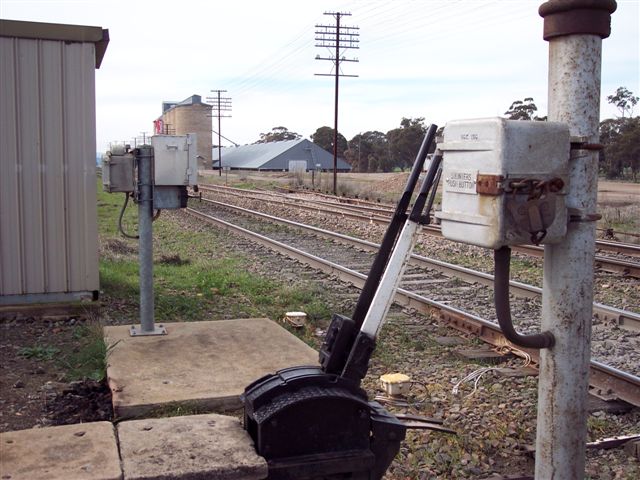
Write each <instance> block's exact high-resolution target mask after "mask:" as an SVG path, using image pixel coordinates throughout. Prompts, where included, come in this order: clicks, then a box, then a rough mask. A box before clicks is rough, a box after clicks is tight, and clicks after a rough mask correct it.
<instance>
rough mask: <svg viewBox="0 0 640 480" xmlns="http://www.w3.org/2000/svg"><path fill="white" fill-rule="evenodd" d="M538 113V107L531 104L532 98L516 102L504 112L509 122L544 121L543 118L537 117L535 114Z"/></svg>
mask: <svg viewBox="0 0 640 480" xmlns="http://www.w3.org/2000/svg"><path fill="white" fill-rule="evenodd" d="M537 111H538V107H536V104H535V103H534V102H533V98H531V97H527V98H525V99H524V100H516V101H515V102H513V103H512V104H511V106H510V107H509V110H507V111H506V112H504V114H505V115H506V116H507V118H508V119H510V120H546V119H547V117H546V115H545V116H544V117H538V116H536V115H535V113H536V112H537Z"/></svg>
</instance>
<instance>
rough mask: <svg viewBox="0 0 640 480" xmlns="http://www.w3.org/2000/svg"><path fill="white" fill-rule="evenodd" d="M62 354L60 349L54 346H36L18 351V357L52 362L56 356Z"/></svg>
mask: <svg viewBox="0 0 640 480" xmlns="http://www.w3.org/2000/svg"><path fill="white" fill-rule="evenodd" d="M58 353H60V349H58V348H56V347H54V346H52V345H34V346H33V347H23V348H21V349H20V350H18V355H20V356H21V357H24V358H30V359H33V360H42V361H50V360H53V357H55V356H56V354H58Z"/></svg>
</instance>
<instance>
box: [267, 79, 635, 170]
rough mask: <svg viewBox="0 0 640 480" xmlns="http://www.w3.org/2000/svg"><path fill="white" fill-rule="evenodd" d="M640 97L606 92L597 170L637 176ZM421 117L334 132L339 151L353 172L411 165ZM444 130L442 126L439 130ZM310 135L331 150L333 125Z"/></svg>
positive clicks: (529, 116) (280, 136) (521, 104)
mask: <svg viewBox="0 0 640 480" xmlns="http://www.w3.org/2000/svg"><path fill="white" fill-rule="evenodd" d="M638 100H639V99H638V97H637V96H635V95H634V94H633V93H632V92H630V91H629V90H628V89H627V88H625V87H619V88H618V89H617V90H616V92H615V93H614V94H612V95H609V96H608V97H607V101H608V102H609V103H611V104H612V105H614V106H616V108H618V110H619V111H620V116H618V117H617V118H608V119H605V120H603V121H602V122H600V143H601V144H602V145H603V146H604V148H603V150H601V151H600V162H599V168H600V173H601V174H602V175H604V176H606V177H607V178H621V179H632V180H634V181H636V180H638V174H639V173H640V117H638V116H635V117H634V116H633V110H634V107H635V106H636V105H637V103H638ZM537 111H538V108H537V107H536V104H535V102H534V100H533V98H532V97H526V98H525V99H524V100H516V101H514V102H513V103H512V104H511V106H510V107H509V109H508V110H507V111H506V112H504V115H505V117H506V118H508V119H511V120H537V121H545V120H547V116H546V115H545V116H538V115H537ZM424 120H425V119H424V117H417V118H405V117H403V118H402V120H400V126H399V127H398V128H394V129H392V130H389V131H388V132H386V133H383V132H380V131H378V130H368V131H366V132H361V133H358V134H357V135H355V136H354V137H353V138H352V139H351V140H347V139H346V138H345V137H344V136H343V135H342V134H341V133H338V156H340V157H342V158H344V159H345V160H346V161H347V162H348V163H349V164H350V165H351V168H352V171H353V172H391V171H394V170H396V169H401V170H405V169H408V168H410V167H411V165H412V163H413V160H414V158H415V155H416V153H417V152H418V150H419V148H420V144H421V143H422V139H423V137H424V135H425V132H426V128H427V126H426V125H425V123H424ZM441 133H442V128H441V130H440V131H439V132H438V134H441ZM298 138H302V135H300V134H299V133H296V132H292V131H290V130H288V129H287V128H286V127H283V126H280V127H274V128H273V129H272V130H271V131H270V132H267V133H261V134H260V138H259V139H258V140H257V141H256V142H255V143H267V142H276V141H281V140H296V139H298ZM310 138H311V141H312V142H313V143H315V144H316V145H318V146H320V147H321V148H323V149H325V150H327V151H329V152H333V140H334V135H333V128H331V127H327V126H323V127H320V128H318V129H317V130H316V131H315V132H314V133H313V134H312V135H311V136H310Z"/></svg>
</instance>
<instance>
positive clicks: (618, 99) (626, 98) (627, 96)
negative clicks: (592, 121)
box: [607, 87, 640, 118]
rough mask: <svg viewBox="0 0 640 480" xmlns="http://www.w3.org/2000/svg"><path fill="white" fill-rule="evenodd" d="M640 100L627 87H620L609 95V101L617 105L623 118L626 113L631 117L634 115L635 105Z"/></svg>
mask: <svg viewBox="0 0 640 480" xmlns="http://www.w3.org/2000/svg"><path fill="white" fill-rule="evenodd" d="M638 100H640V99H639V98H638V97H636V96H634V95H633V93H632V92H630V91H629V90H627V88H626V87H618V89H617V90H616V93H615V94H613V95H609V96H608V97H607V102H609V103H610V104H612V105H615V106H616V107H617V108H618V110H620V113H621V114H622V118H624V116H625V113H628V114H629V117H633V107H635V106H636V105H637V104H638Z"/></svg>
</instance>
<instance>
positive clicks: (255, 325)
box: [104, 318, 318, 418]
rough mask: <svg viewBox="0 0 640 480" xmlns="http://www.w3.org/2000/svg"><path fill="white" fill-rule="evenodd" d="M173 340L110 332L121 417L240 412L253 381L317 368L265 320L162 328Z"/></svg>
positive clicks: (110, 368) (110, 374)
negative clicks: (164, 411) (185, 409)
mask: <svg viewBox="0 0 640 480" xmlns="http://www.w3.org/2000/svg"><path fill="white" fill-rule="evenodd" d="M163 325H164V326H165V327H166V329H167V332H168V333H167V335H158V336H148V337H130V336H129V326H126V325H120V326H113V327H105V329H104V332H105V337H106V341H107V342H108V344H109V345H113V347H112V348H111V350H110V353H109V357H108V365H107V379H108V381H109V386H110V387H111V391H112V395H113V409H114V413H115V415H116V417H118V418H132V417H140V416H143V415H145V414H147V413H149V412H150V411H152V410H154V409H158V408H162V407H166V406H169V405H176V404H182V405H185V406H189V407H192V408H196V409H201V410H200V411H202V410H205V411H223V410H228V409H235V408H239V407H241V406H242V404H241V403H240V394H242V393H243V392H244V388H245V387H246V386H247V385H249V384H250V383H251V382H253V381H254V380H257V379H259V378H261V377H263V376H264V375H267V374H270V373H274V372H275V371H276V370H280V369H283V368H287V367H292V366H296V365H317V364H318V353H317V352H316V351H315V350H314V349H312V348H311V347H309V346H308V345H307V344H305V343H304V342H303V341H302V340H300V339H299V338H298V337H296V336H295V335H292V334H291V333H289V332H288V331H287V330H285V329H284V328H282V327H281V326H280V325H278V324H277V323H276V322H273V321H271V320H269V319H267V318H248V319H240V320H214V321H205V322H180V323H178V322H176V323H164V324H163Z"/></svg>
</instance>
